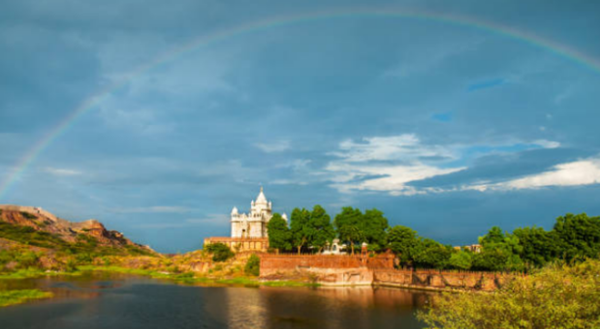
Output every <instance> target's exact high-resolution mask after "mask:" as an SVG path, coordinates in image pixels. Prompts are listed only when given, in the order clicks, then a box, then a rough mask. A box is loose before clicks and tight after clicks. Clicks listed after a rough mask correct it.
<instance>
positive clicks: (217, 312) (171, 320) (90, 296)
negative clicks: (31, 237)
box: [0, 273, 431, 329]
mask: <svg viewBox="0 0 600 329" xmlns="http://www.w3.org/2000/svg"><path fill="white" fill-rule="evenodd" d="M36 287H37V288H42V289H45V290H51V291H52V292H53V293H54V294H55V296H56V298H54V299H50V300H44V301H35V302H32V303H29V304H24V305H17V306H10V307H5V308H0V324H1V325H0V327H1V328H2V329H13V328H14V329H27V328H36V329H37V328H44V329H54V328H56V329H69V328H77V329H81V328H84V329H95V328H114V329H118V328H127V329H135V328H144V329H148V328H168V329H171V328H184V329H187V328H190V329H191V328H231V329H237V328H340V329H342V328H397V329H413V328H422V327H423V325H422V324H420V323H419V322H418V321H417V320H416V318H415V316H414V312H415V310H416V309H418V308H419V307H422V306H423V305H425V304H426V303H428V302H429V299H430V297H431V295H430V294H428V293H424V292H418V291H410V290H402V289H394V288H371V287H361V288H351V287H348V288H275V287H260V288H254V287H211V286H189V285H177V284H171V283H168V282H164V281H160V280H153V279H146V278H140V277H135V276H126V275H117V274H108V273H94V274H88V275H85V276H82V277H71V278H62V279H60V278H51V279H35V280H12V281H0V289H2V288H4V289H6V288H11V289H15V288H18V289H26V288H36Z"/></svg>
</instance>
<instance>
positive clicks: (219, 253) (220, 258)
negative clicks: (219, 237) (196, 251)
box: [204, 242, 235, 262]
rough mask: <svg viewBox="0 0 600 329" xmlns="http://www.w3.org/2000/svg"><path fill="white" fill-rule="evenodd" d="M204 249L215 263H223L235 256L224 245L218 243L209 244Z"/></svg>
mask: <svg viewBox="0 0 600 329" xmlns="http://www.w3.org/2000/svg"><path fill="white" fill-rule="evenodd" d="M204 249H205V250H206V251H208V252H209V253H211V254H212V255H213V257H212V259H213V261H215V262H224V261H226V260H228V259H229V258H232V257H233V256H235V254H234V253H233V251H231V249H229V247H228V246H227V245H226V244H224V243H220V242H217V243H211V244H209V245H208V246H206V247H205V248H204Z"/></svg>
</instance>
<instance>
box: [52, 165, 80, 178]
mask: <svg viewBox="0 0 600 329" xmlns="http://www.w3.org/2000/svg"><path fill="white" fill-rule="evenodd" d="M45 171H46V172H47V173H50V174H52V175H56V176H79V175H81V174H82V172H81V171H78V170H73V169H65V168H52V167H48V168H46V169H45Z"/></svg>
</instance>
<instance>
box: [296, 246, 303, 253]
mask: <svg viewBox="0 0 600 329" xmlns="http://www.w3.org/2000/svg"><path fill="white" fill-rule="evenodd" d="M297 248H298V255H300V249H302V245H299V246H298V247H297Z"/></svg>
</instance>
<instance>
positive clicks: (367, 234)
mask: <svg viewBox="0 0 600 329" xmlns="http://www.w3.org/2000/svg"><path fill="white" fill-rule="evenodd" d="M359 229H360V231H361V233H362V234H363V238H364V239H365V240H366V242H367V243H368V244H369V249H371V250H374V251H381V250H384V249H386V248H387V230H388V229H389V225H388V220H387V218H385V217H384V216H383V212H381V211H379V210H377V209H370V210H367V211H365V213H364V215H363V216H362V218H361V220H360V221H359Z"/></svg>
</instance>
